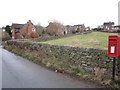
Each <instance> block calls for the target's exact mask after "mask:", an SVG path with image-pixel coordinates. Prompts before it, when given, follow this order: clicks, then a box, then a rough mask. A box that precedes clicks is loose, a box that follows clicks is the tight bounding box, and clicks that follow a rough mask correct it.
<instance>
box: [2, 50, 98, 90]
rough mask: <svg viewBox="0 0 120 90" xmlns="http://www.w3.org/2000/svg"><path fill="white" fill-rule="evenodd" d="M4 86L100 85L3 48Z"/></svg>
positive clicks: (59, 86)
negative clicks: (49, 67)
mask: <svg viewBox="0 0 120 90" xmlns="http://www.w3.org/2000/svg"><path fill="white" fill-rule="evenodd" d="M0 49H2V48H0ZM2 87H3V88H97V87H99V86H98V85H95V84H92V83H90V82H86V81H78V80H75V79H73V78H70V77H68V76H66V75H63V74H60V73H56V72H54V71H51V70H48V69H46V68H44V67H41V66H40V65H37V64H35V63H33V62H31V61H28V60H26V59H24V58H22V57H20V56H16V55H14V54H12V53H10V52H8V51H7V50H5V49H2Z"/></svg>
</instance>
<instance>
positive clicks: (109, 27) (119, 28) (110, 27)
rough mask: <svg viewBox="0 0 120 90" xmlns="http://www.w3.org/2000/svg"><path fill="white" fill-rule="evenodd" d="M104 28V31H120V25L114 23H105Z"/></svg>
mask: <svg viewBox="0 0 120 90" xmlns="http://www.w3.org/2000/svg"><path fill="white" fill-rule="evenodd" d="M102 28H103V31H120V25H117V26H115V25H114V22H105V23H104V24H103V25H102Z"/></svg>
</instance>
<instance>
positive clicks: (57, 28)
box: [46, 21, 64, 35]
mask: <svg viewBox="0 0 120 90" xmlns="http://www.w3.org/2000/svg"><path fill="white" fill-rule="evenodd" d="M46 30H47V33H48V34H50V35H62V34H64V26H63V24H62V23H60V22H58V21H53V22H50V23H49V25H48V26H47V27H46Z"/></svg>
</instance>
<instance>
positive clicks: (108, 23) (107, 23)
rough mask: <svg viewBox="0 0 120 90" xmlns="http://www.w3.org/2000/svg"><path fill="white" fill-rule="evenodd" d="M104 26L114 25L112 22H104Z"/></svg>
mask: <svg viewBox="0 0 120 90" xmlns="http://www.w3.org/2000/svg"><path fill="white" fill-rule="evenodd" d="M104 25H114V22H105V23H104Z"/></svg>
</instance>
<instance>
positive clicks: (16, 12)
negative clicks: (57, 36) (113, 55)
mask: <svg viewBox="0 0 120 90" xmlns="http://www.w3.org/2000/svg"><path fill="white" fill-rule="evenodd" d="M119 1H120V0H1V1H0V4H1V5H0V12H1V13H0V27H2V26H6V25H11V24H12V23H23V24H24V23H26V22H27V21H28V20H31V21H32V22H33V23H34V24H37V23H40V24H41V25H42V26H47V25H48V23H49V22H50V21H52V20H58V21H60V22H61V23H63V24H64V25H75V24H85V26H91V27H94V26H97V25H101V24H103V22H109V21H113V22H115V24H116V25H117V24H118V2H119Z"/></svg>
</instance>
